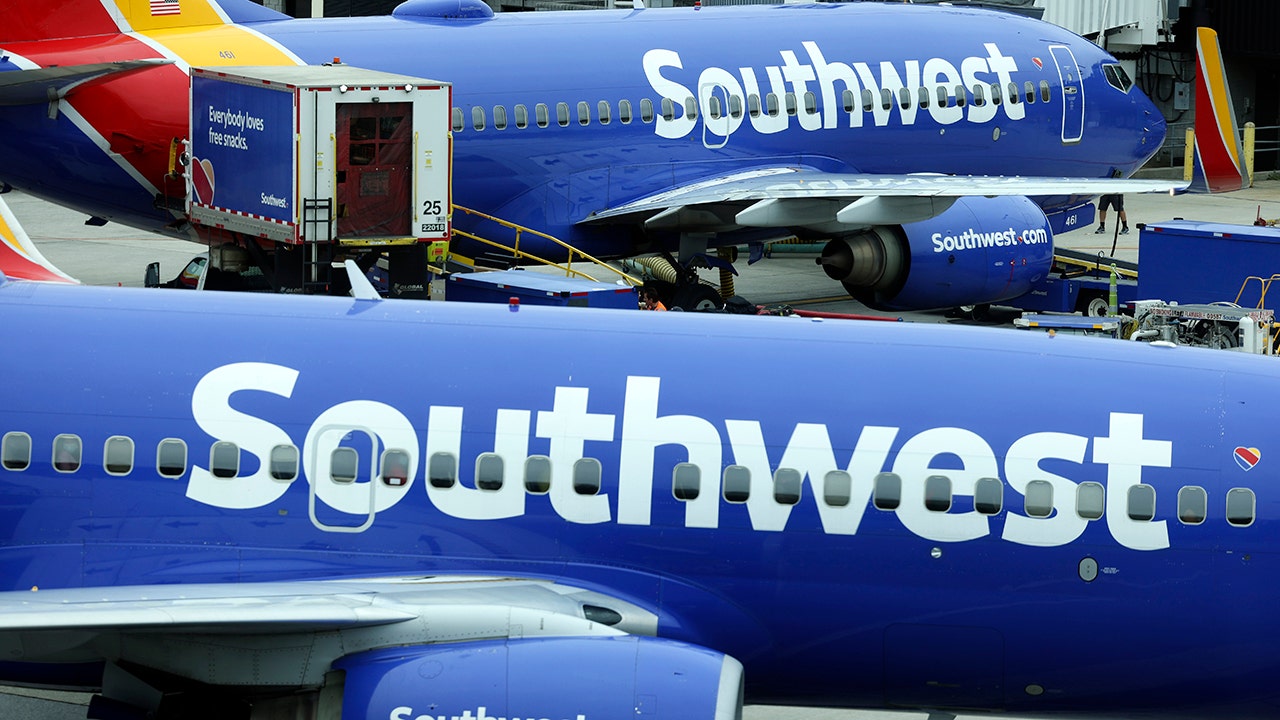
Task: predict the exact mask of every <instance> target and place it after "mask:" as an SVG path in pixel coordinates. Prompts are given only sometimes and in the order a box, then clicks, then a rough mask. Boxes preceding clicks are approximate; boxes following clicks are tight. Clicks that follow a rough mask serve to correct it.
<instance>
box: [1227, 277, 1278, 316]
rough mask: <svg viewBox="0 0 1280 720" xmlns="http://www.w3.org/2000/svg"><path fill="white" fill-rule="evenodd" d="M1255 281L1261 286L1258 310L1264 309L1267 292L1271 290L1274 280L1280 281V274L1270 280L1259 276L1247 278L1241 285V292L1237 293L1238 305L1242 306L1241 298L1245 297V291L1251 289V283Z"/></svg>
mask: <svg viewBox="0 0 1280 720" xmlns="http://www.w3.org/2000/svg"><path fill="white" fill-rule="evenodd" d="M1254 280H1257V281H1258V284H1259V285H1260V286H1261V290H1260V291H1259V293H1258V305H1257V307H1258V309H1262V308H1263V307H1266V304H1267V291H1268V290H1270V289H1271V282H1272V281H1273V280H1280V274H1276V275H1272V276H1271V277H1269V278H1262V277H1258V276H1257V275H1250V276H1249V277H1247V278H1245V279H1244V282H1242V283H1240V292H1238V293H1236V305H1239V304H1240V298H1242V297H1244V291H1245V290H1247V289H1248V288H1249V283H1250V282H1252V281H1254Z"/></svg>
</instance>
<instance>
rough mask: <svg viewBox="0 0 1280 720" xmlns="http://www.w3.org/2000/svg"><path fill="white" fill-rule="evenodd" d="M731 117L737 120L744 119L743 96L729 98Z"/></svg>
mask: <svg viewBox="0 0 1280 720" xmlns="http://www.w3.org/2000/svg"><path fill="white" fill-rule="evenodd" d="M729 117H731V118H733V119H735V120H737V119H738V118H740V117H742V96H741V95H730V96H729Z"/></svg>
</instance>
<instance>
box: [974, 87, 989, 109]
mask: <svg viewBox="0 0 1280 720" xmlns="http://www.w3.org/2000/svg"><path fill="white" fill-rule="evenodd" d="M973 104H974V105H977V106H978V107H982V106H983V105H986V104H987V90H986V88H984V87H983V86H982V85H974V86H973Z"/></svg>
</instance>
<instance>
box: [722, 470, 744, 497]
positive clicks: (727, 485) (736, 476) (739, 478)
mask: <svg viewBox="0 0 1280 720" xmlns="http://www.w3.org/2000/svg"><path fill="white" fill-rule="evenodd" d="M723 487H724V490H723V494H724V499H725V502H731V503H744V502H746V501H747V499H748V498H750V497H751V471H750V470H748V469H746V468H745V467H743V466H741V465H730V466H729V467H727V468H725V469H724V480H723Z"/></svg>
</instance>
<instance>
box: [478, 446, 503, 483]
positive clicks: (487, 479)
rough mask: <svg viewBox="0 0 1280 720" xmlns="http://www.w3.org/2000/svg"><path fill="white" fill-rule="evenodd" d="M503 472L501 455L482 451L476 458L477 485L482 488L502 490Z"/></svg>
mask: <svg viewBox="0 0 1280 720" xmlns="http://www.w3.org/2000/svg"><path fill="white" fill-rule="evenodd" d="M503 473H504V470H503V462H502V456H501V455H499V454H497V453H481V454H480V455H479V456H478V457H477V458H476V487H478V488H480V489H481V490H501V489H502V476H503Z"/></svg>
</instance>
